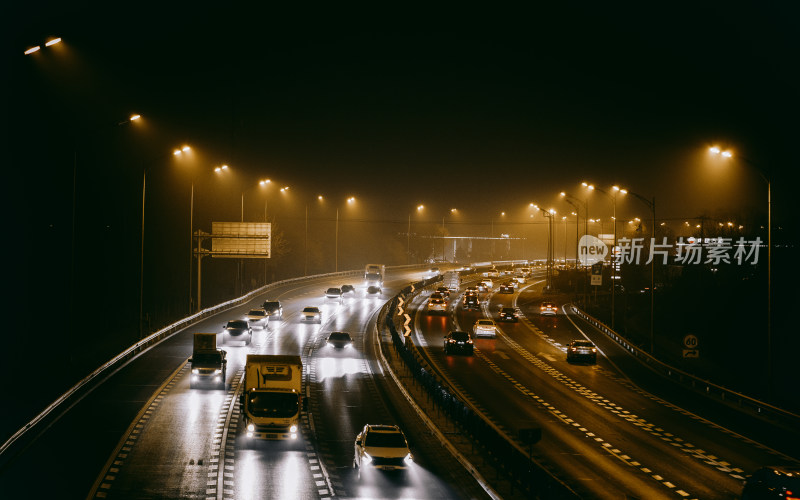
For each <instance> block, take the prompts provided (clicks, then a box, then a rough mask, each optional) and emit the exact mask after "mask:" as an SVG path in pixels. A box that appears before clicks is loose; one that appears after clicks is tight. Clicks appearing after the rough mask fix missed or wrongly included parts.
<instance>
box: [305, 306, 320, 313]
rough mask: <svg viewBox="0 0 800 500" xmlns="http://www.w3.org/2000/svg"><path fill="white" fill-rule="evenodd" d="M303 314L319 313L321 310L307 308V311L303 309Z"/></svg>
mask: <svg viewBox="0 0 800 500" xmlns="http://www.w3.org/2000/svg"><path fill="white" fill-rule="evenodd" d="M303 312H304V313H317V312H319V309H317V308H316V307H306V308H305V309H303Z"/></svg>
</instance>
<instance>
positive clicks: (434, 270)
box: [425, 266, 440, 279]
mask: <svg viewBox="0 0 800 500" xmlns="http://www.w3.org/2000/svg"><path fill="white" fill-rule="evenodd" d="M439 273H440V271H439V268H438V267H435V266H434V267H431V268H430V269H428V270H427V271H425V279H430V278H435V277H436V276H439Z"/></svg>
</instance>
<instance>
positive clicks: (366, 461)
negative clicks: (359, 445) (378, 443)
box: [361, 452, 372, 464]
mask: <svg viewBox="0 0 800 500" xmlns="http://www.w3.org/2000/svg"><path fill="white" fill-rule="evenodd" d="M361 461H362V462H364V463H367V464H368V463H370V462H372V457H371V456H369V453H367V452H364V456H363V457H361Z"/></svg>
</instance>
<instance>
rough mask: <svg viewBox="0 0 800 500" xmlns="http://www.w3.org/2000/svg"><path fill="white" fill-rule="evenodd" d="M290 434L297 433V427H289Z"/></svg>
mask: <svg viewBox="0 0 800 500" xmlns="http://www.w3.org/2000/svg"><path fill="white" fill-rule="evenodd" d="M289 432H297V426H296V425H293V426H291V427H289Z"/></svg>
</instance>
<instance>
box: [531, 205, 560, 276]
mask: <svg viewBox="0 0 800 500" xmlns="http://www.w3.org/2000/svg"><path fill="white" fill-rule="evenodd" d="M531 206H532V207H533V208H535V209H537V210H539V211H540V212H541V213H542V214H543V215H544V216H545V217H547V226H548V227H547V229H548V230H547V291H552V290H553V217H555V215H556V211H555V210H553V209H552V208H551V209H550V210H545V209H543V208H540V207H539V205H536V204H531Z"/></svg>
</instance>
